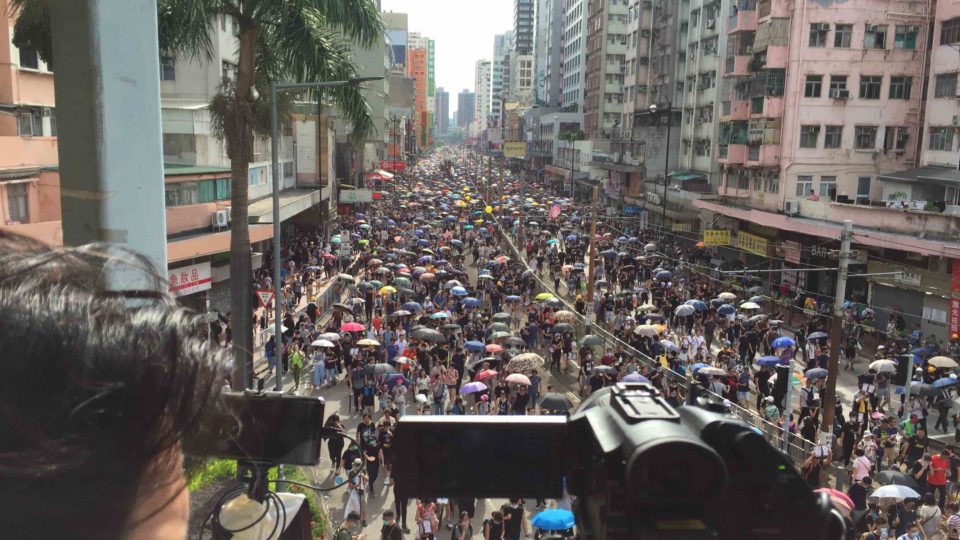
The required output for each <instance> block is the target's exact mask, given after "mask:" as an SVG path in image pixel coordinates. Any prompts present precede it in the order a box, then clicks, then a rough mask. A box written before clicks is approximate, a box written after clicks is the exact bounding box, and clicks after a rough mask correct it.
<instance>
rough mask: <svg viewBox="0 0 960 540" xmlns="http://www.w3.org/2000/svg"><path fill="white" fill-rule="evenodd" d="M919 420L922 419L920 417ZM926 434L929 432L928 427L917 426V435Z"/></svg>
mask: <svg viewBox="0 0 960 540" xmlns="http://www.w3.org/2000/svg"><path fill="white" fill-rule="evenodd" d="M917 421H918V422H919V421H920V419H919V418H918V419H917ZM926 434H927V428H925V427H923V426H917V435H919V436H920V437H923V436H924V435H926Z"/></svg>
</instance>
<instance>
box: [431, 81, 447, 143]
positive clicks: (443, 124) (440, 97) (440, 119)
mask: <svg viewBox="0 0 960 540" xmlns="http://www.w3.org/2000/svg"><path fill="white" fill-rule="evenodd" d="M436 103H437V105H436V113H435V120H436V128H435V133H436V134H437V136H438V137H439V136H441V135H446V134H447V126H449V125H450V94H449V93H447V91H446V90H444V89H443V87H440V88H437V92H436Z"/></svg>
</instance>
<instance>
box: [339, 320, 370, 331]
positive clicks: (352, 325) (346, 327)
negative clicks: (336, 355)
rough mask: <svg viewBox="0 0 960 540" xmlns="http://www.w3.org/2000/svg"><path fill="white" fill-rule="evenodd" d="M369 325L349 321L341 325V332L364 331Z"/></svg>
mask: <svg viewBox="0 0 960 540" xmlns="http://www.w3.org/2000/svg"><path fill="white" fill-rule="evenodd" d="M366 329H367V327H366V326H364V325H362V324H360V323H358V322H348V323H346V324H343V325H341V326H340V331H341V332H363V331H364V330H366Z"/></svg>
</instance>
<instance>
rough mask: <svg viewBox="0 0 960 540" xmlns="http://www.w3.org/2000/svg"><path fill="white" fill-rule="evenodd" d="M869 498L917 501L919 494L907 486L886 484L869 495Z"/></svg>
mask: <svg viewBox="0 0 960 540" xmlns="http://www.w3.org/2000/svg"><path fill="white" fill-rule="evenodd" d="M870 496H871V497H876V498H879V499H899V500H903V499H919V498H920V494H919V493H917V492H916V491H914V490H913V489H911V488H909V487H907V486H901V485H897V484H888V485H886V486H881V487H879V488H877V489H875V490H874V491H873V493H871V494H870Z"/></svg>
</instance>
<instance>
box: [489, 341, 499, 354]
mask: <svg viewBox="0 0 960 540" xmlns="http://www.w3.org/2000/svg"><path fill="white" fill-rule="evenodd" d="M487 352H491V353H498V352H503V347H501V346H500V345H497V344H496V343H490V344H489V345H487Z"/></svg>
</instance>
